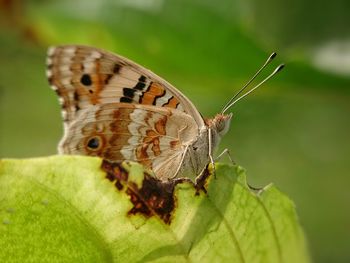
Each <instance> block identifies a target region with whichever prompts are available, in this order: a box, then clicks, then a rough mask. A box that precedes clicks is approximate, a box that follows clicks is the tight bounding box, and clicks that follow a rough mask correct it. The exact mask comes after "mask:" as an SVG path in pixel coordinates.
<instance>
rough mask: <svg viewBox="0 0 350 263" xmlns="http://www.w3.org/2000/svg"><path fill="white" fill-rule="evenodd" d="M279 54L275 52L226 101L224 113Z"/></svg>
mask: <svg viewBox="0 0 350 263" xmlns="http://www.w3.org/2000/svg"><path fill="white" fill-rule="evenodd" d="M276 56H277V54H276V53H275V52H273V53H272V54H271V55H270V56H269V57H268V59H267V60H266V61H265V63H264V64H263V65H262V66H261V67H260V69H259V70H258V71H257V72H256V73H255V74H254V76H253V77H252V78H251V79H250V80H249V81H248V82H247V83H246V84H245V85H244V86H243V87H242V88H241V89H240V90H239V91H238V92H237V93H236V94H235V95H234V96H233V97H232V98H231V99H230V100H229V101H228V102H227V103H226V105H225V106H224V108H223V109H222V111H221V113H224V112H225V111H226V110H227V109H228V108H230V107H231V106H232V105H231V103H232V102H233V101H234V100H235V99H236V98H237V97H238V96H239V95H240V94H241V93H242V92H243V91H244V90H245V89H246V88H247V87H248V86H249V85H250V83H252V81H253V80H254V79H255V78H256V77H257V76H258V75H259V74H260V72H261V71H262V70H263V69H264V68H265V67H266V66H267V65H268V64H269V63H270V62H271V61H272V60H273V59H274V58H275V57H276Z"/></svg>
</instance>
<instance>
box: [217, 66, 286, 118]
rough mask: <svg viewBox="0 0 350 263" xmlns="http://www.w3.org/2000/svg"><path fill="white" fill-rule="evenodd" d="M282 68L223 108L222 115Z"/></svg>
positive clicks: (279, 67)
mask: <svg viewBox="0 0 350 263" xmlns="http://www.w3.org/2000/svg"><path fill="white" fill-rule="evenodd" d="M283 68H284V64H281V65H279V66H278V67H277V68H276V69H275V70H274V71H273V72H272V73H271V74H270V75H268V76H267V77H266V78H265V79H264V80H263V81H261V82H260V83H259V84H258V85H256V86H255V87H254V88H252V89H251V90H249V91H247V92H246V93H244V94H243V95H242V96H240V97H238V98H237V99H235V100H234V101H232V102H230V104H229V105H227V106H226V107H225V109H224V110H223V111H222V113H225V111H226V110H228V109H229V108H231V107H232V106H233V105H234V104H236V103H237V102H238V101H240V100H241V99H243V98H244V97H246V96H248V95H249V94H250V93H252V92H253V91H254V90H256V89H257V88H259V87H260V86H261V85H262V84H264V83H265V82H266V81H268V80H269V79H270V78H272V77H273V76H274V75H276V74H277V73H278V72H279V71H281V70H282V69H283Z"/></svg>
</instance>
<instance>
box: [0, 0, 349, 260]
mask: <svg viewBox="0 0 350 263" xmlns="http://www.w3.org/2000/svg"><path fill="white" fill-rule="evenodd" d="M321 2H322V3H321ZM321 2H320V1H313V0H298V1H276V0H265V1H259V0H249V1H246V0H230V1H229V0H222V1H211V0H192V1H189V0H134V1H128V0H119V1H111V0H103V1H92V0H91V1H83V0H76V1H68V0H62V1H44V0H27V1H19V0H17V1H15V0H13V1H11V0H1V1H0V69H1V70H0V107H1V115H0V118H1V119H0V134H1V137H0V140H1V141H0V157H2V158H4V157H6V158H9V157H11V158H25V157H35V156H47V155H52V154H55V153H56V145H57V142H58V140H59V139H60V137H61V135H62V124H61V117H60V107H59V105H58V101H57V98H56V95H55V94H54V92H53V91H52V90H50V88H49V86H48V84H47V81H46V77H45V53H46V49H47V47H48V46H49V45H57V44H87V45H92V46H96V47H100V48H104V49H107V50H111V51H114V52H117V53H119V54H121V55H123V56H126V57H128V58H130V59H132V60H134V61H136V62H138V63H140V64H141V65H144V66H146V67H147V68H150V69H152V70H153V71H154V72H156V73H157V74H158V75H160V76H163V77H164V78H165V79H166V80H168V81H169V82H171V83H172V84H174V85H175V86H176V87H178V88H179V89H180V90H181V91H183V93H184V94H186V95H187V96H188V97H189V98H190V99H191V100H192V101H193V102H194V104H195V105H197V106H198V109H199V110H200V111H201V112H202V113H203V115H204V116H213V115H214V114H215V113H217V112H218V111H219V110H220V109H221V108H222V106H223V105H224V104H225V102H227V100H228V99H229V97H230V96H232V95H233V93H234V92H235V91H237V90H238V89H239V88H240V87H242V85H244V83H245V82H246V81H247V80H248V79H249V78H250V77H251V76H252V74H253V73H254V72H255V70H256V69H257V68H258V67H259V66H260V65H261V64H262V63H263V62H264V61H265V59H266V58H267V56H268V55H269V54H270V53H271V52H272V51H276V52H277V53H279V56H278V59H276V62H275V66H277V64H278V63H281V62H282V61H283V62H285V63H286V68H285V70H284V71H282V72H281V73H280V74H279V75H278V76H276V77H275V78H274V79H273V80H271V81H269V82H268V83H267V84H266V85H265V86H264V88H261V89H259V90H258V91H257V92H256V93H255V94H254V95H251V96H249V98H247V99H245V100H244V101H241V102H240V103H238V104H237V105H235V106H234V107H233V108H232V112H233V113H234V118H233V121H232V126H231V130H230V132H229V134H228V135H227V136H226V138H225V139H224V140H223V142H222V144H221V148H223V147H228V148H229V149H230V150H231V152H232V155H233V156H234V159H235V160H236V161H237V162H238V163H239V164H240V165H242V166H244V167H245V168H246V169H247V171H248V180H249V183H250V184H251V185H254V186H264V185H266V184H268V183H270V182H273V183H274V184H275V185H277V186H278V187H279V188H280V189H281V190H282V191H283V192H285V193H287V194H288V195H289V196H290V197H291V198H292V199H293V200H294V202H295V204H296V208H297V211H298V214H299V217H300V222H301V224H302V225H303V227H304V230H305V233H306V236H307V239H308V243H309V247H310V251H311V255H312V258H313V259H314V261H315V262H350V252H349V245H350V191H349V186H350V174H349V170H350V29H349V28H350V16H349V10H350V2H349V1H346V0H343V1H342V0H333V1H328V2H325V3H323V1H321ZM273 68H274V66H271V67H269V68H268V69H267V70H266V71H265V73H264V74H265V75H267V74H268V73H269V72H270V71H272V70H273ZM264 74H263V75H264ZM262 77H263V76H261V78H262Z"/></svg>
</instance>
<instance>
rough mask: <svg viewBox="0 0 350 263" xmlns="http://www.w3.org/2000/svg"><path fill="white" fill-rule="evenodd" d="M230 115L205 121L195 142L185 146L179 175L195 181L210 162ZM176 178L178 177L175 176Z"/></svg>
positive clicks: (220, 115) (225, 129)
mask: <svg viewBox="0 0 350 263" xmlns="http://www.w3.org/2000/svg"><path fill="white" fill-rule="evenodd" d="M231 117H232V115H231V114H229V115H223V114H218V115H216V116H215V117H214V118H212V119H207V120H205V126H204V127H202V128H201V129H200V130H199V133H198V136H197V138H196V140H194V141H193V142H192V143H191V144H189V145H188V146H187V149H186V151H185V155H184V158H183V160H184V161H183V163H182V166H181V169H180V170H179V173H178V174H179V175H180V176H181V177H183V176H185V177H189V178H191V179H193V180H194V179H195V177H197V176H198V175H200V174H201V173H202V172H203V171H204V169H205V168H206V166H207V164H208V163H209V162H210V161H211V159H210V156H213V155H214V151H215V149H216V147H217V146H218V145H219V143H220V140H221V138H222V136H224V135H225V134H226V132H227V131H228V129H229V126H230V122H231ZM177 177H178V175H177Z"/></svg>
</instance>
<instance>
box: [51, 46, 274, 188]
mask: <svg viewBox="0 0 350 263" xmlns="http://www.w3.org/2000/svg"><path fill="white" fill-rule="evenodd" d="M274 54H275V53H274ZM274 56H275V55H271V56H270V58H269V59H268V60H267V62H266V63H265V64H264V66H266V65H267V63H268V62H270V60H272V58H273V57H274ZM264 66H263V67H264ZM263 67H262V68H263ZM262 68H261V69H260V70H262ZM276 70H277V69H276ZM276 70H275V71H276ZM278 70H279V69H278ZM278 70H277V71H278ZM259 72H260V71H258V72H257V74H258V73H259ZM257 74H256V75H257ZM46 75H47V78H48V81H49V84H50V86H51V88H52V89H53V90H54V91H55V92H56V93H57V95H58V97H59V102H60V105H61V107H62V116H63V122H64V136H63V138H62V139H61V141H60V143H59V146H58V151H59V153H60V154H80V155H89V156H100V157H102V158H104V159H106V160H109V161H113V162H122V161H135V162H139V163H141V164H143V165H144V166H145V167H147V168H149V169H151V170H152V171H153V172H154V174H155V176H156V178H158V179H160V180H162V181H167V180H173V179H176V178H189V179H190V180H191V181H193V182H195V181H196V179H198V178H199V176H200V175H201V174H203V173H204V170H205V169H206V167H207V165H208V163H212V164H214V157H213V154H214V150H215V148H216V147H217V146H218V144H219V142H220V140H221V138H222V137H223V136H224V135H225V134H226V133H227V131H228V130H229V126H230V122H231V119H232V114H231V113H230V114H225V112H226V110H227V109H229V108H230V107H231V106H232V105H233V104H234V103H235V102H236V101H237V100H238V99H241V98H242V97H244V96H245V95H247V93H249V92H251V91H252V90H253V89H252V90H250V91H249V92H247V93H246V94H244V95H243V96H241V97H239V98H237V99H236V97H237V96H238V95H239V93H241V91H243V89H244V88H245V87H243V88H242V89H241V91H240V92H238V93H237V94H236V96H235V97H233V98H232V99H231V100H230V101H229V103H228V104H227V105H226V107H224V109H223V110H222V111H221V113H219V114H217V115H216V116H215V117H213V118H209V119H204V118H203V117H202V115H201V114H200V113H199V111H198V110H197V109H196V107H195V106H194V105H193V103H192V102H191V101H190V100H189V99H188V98H187V97H186V96H185V95H184V94H183V93H181V92H180V91H179V90H178V89H176V88H175V87H174V86H172V85H171V84H170V83H168V82H167V81H165V80H164V79H162V78H161V77H159V76H157V75H156V74H154V73H153V72H151V71H150V70H148V69H146V68H144V67H142V66H140V65H138V64H136V63H135V62H133V61H131V60H129V59H127V58H124V57H122V56H119V55H116V54H113V53H110V52H108V51H104V50H101V49H97V48H94V47H88V46H78V45H67V46H57V47H51V48H49V49H48V54H47V71H46ZM256 75H255V76H256ZM271 75H272V74H271ZM271 75H270V76H271ZM255 76H254V77H253V78H252V79H251V81H252V80H253V79H254V78H255ZM247 84H249V83H247ZM254 89H255V88H254ZM234 99H236V100H234ZM226 152H227V151H226Z"/></svg>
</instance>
